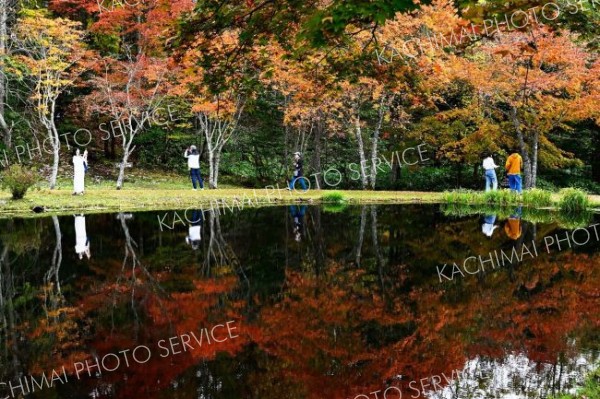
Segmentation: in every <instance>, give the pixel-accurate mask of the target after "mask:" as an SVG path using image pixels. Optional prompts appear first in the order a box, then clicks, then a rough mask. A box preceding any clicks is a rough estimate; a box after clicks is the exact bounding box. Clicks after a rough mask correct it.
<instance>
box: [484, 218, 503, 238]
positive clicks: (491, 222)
mask: <svg viewBox="0 0 600 399" xmlns="http://www.w3.org/2000/svg"><path fill="white" fill-rule="evenodd" d="M498 227H500V226H498V225H497V224H496V215H495V214H494V215H485V217H484V218H483V223H482V224H481V232H482V233H483V234H485V235H486V237H489V238H492V236H493V235H494V230H496V229H497V228H498Z"/></svg>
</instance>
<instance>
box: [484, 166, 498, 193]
mask: <svg viewBox="0 0 600 399" xmlns="http://www.w3.org/2000/svg"><path fill="white" fill-rule="evenodd" d="M490 186H492V187H493V188H492V190H494V191H496V190H498V179H497V178H496V171H495V170H494V169H489V170H486V171H485V191H486V192H487V191H490Z"/></svg>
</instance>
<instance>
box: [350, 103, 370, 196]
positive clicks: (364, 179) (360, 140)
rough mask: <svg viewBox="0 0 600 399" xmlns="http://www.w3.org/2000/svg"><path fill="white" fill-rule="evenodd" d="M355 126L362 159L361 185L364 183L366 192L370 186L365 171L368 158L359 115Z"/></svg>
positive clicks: (355, 120) (356, 117)
mask: <svg viewBox="0 0 600 399" xmlns="http://www.w3.org/2000/svg"><path fill="white" fill-rule="evenodd" d="M357 114H358V112H357ZM354 124H355V134H356V140H357V142H358V156H359V158H360V179H361V183H362V188H363V190H364V189H366V188H367V186H368V185H369V182H368V178H367V173H366V171H365V167H366V164H367V162H366V157H365V145H364V143H363V138H362V130H361V127H360V116H358V115H356V116H355V119H354Z"/></svg>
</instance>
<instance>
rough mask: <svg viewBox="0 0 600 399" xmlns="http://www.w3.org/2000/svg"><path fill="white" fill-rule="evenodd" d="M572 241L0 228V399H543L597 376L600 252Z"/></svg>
mask: <svg viewBox="0 0 600 399" xmlns="http://www.w3.org/2000/svg"><path fill="white" fill-rule="evenodd" d="M186 216H187V219H189V220H191V221H192V223H189V222H188V220H186ZM597 219H598V218H596V220H595V221H590V224H591V223H595V222H598V220H597ZM180 220H181V221H180ZM174 221H175V223H173V222H174ZM161 222H162V223H161ZM167 225H168V227H167ZM567 233H568V231H565V230H563V229H561V228H560V227H558V226H557V225H556V224H542V223H531V222H528V221H526V220H522V219H520V218H519V217H518V215H516V216H515V217H513V218H511V219H507V220H502V219H500V218H499V217H498V218H496V217H494V215H482V216H469V217H451V216H445V215H444V213H442V212H441V211H440V209H439V206H416V205H393V206H391V205H390V206H364V207H348V208H345V209H342V210H336V212H333V211H332V210H329V209H323V208H320V207H316V206H315V207H313V206H310V207H306V206H293V207H272V208H262V209H246V210H243V211H238V212H234V213H231V212H226V213H223V214H221V215H218V214H214V213H205V214H204V215H203V214H202V213H201V212H200V211H198V212H192V211H188V212H187V214H186V215H184V212H183V211H171V212H167V213H166V212H158V213H156V212H146V213H135V214H101V215H87V216H85V215H74V216H69V217H53V218H44V219H29V220H24V219H11V220H7V219H4V220H0V289H1V291H0V300H1V302H0V311H1V312H0V398H4V397H13V396H14V397H21V396H22V394H23V393H24V392H25V393H27V392H32V391H33V392H32V393H30V394H29V395H28V396H27V397H32V398H90V397H91V398H108V397H110V398H214V399H225V398H257V399H258V398H260V399H270V398H293V399H301V398H350V399H352V398H356V399H358V398H362V399H364V398H377V397H378V398H383V397H384V396H383V394H384V391H385V390H386V389H387V398H389V399H396V398H398V397H400V393H399V392H402V397H403V398H411V397H412V398H416V397H430V398H461V399H464V398H546V397H548V396H549V395H552V394H554V393H558V392H565V391H570V390H572V387H573V386H574V385H576V384H580V383H581V382H582V380H583V379H584V378H585V376H586V374H587V373H588V372H589V370H590V369H594V368H597V367H598V366H599V358H600V357H599V346H600V329H599V327H600V321H599V319H598V314H599V313H600V312H599V310H600V290H599V288H598V287H600V243H599V242H598V240H596V239H595V237H594V236H593V235H592V239H591V240H589V242H588V243H587V244H586V245H583V246H580V247H577V248H572V249H570V248H568V245H566V244H563V250H560V251H558V250H557V249H556V248H553V249H552V250H551V251H550V253H547V252H546V251H545V246H544V244H545V242H544V238H545V237H548V236H554V237H556V235H557V234H559V237H563V236H560V234H563V235H564V234H567ZM580 233H581V232H580ZM523 246H525V247H527V246H529V249H530V251H531V247H532V246H536V249H537V250H538V253H537V254H535V255H537V256H535V255H534V256H529V255H527V256H523V258H522V260H521V261H519V260H515V261H513V262H510V263H505V264H504V266H503V267H501V268H497V269H496V270H491V268H490V267H488V269H489V270H487V271H486V272H485V273H484V272H480V273H476V274H472V275H470V274H465V273H464V271H463V274H465V276H464V277H463V276H462V275H460V274H454V275H452V269H450V270H449V269H446V272H445V273H446V275H448V276H450V275H452V277H453V278H452V281H449V280H448V279H447V278H444V277H441V276H440V275H439V274H438V268H439V267H441V266H443V265H444V264H452V263H453V262H456V263H457V264H458V265H460V266H461V268H462V265H463V261H464V260H465V259H466V258H468V257H471V256H479V255H481V256H485V255H488V256H489V253H490V252H494V251H500V250H503V251H505V252H506V253H509V252H510V251H511V250H512V248H518V251H519V253H522V250H523ZM565 247H567V248H565ZM473 268H475V264H473ZM471 270H473V269H471ZM440 280H442V282H440ZM227 323H229V324H227ZM228 328H229V331H228ZM211 331H212V333H213V335H210V333H211ZM215 339H216V340H219V341H221V342H217V341H215ZM186 340H187V345H186V342H185V341H186ZM200 343H201V344H200ZM135 348H138V350H137V354H136V355H137V360H136V359H133V358H132V351H133V350H134V349H135ZM143 348H148V351H147V352H146V350H145V349H143ZM148 357H149V359H148ZM96 358H98V359H104V360H105V363H104V367H103V365H102V364H100V366H99V367H98V366H96V367H94V364H95V363H94V359H96ZM86 362H87V363H86ZM63 367H64V368H63ZM113 369H114V371H108V370H113ZM53 371H54V373H55V374H54V375H53V374H52V372H53ZM31 376H32V377H33V379H34V380H35V381H32V377H31ZM43 376H47V378H48V381H47V383H44V382H43V380H42V377H43ZM52 377H54V379H52ZM24 381H25V382H24ZM40 381H41V383H40ZM36 382H37V383H38V384H39V385H41V386H42V388H40V387H39V386H35V385H34V384H35V383H36ZM9 384H10V385H9ZM20 384H23V386H22V387H19V385H20ZM50 385H51V386H50ZM11 386H12V387H13V390H12V392H11V389H10V387H11ZM390 387H393V389H392V388H390ZM23 391H24V392H23ZM377 391H380V392H379V393H377Z"/></svg>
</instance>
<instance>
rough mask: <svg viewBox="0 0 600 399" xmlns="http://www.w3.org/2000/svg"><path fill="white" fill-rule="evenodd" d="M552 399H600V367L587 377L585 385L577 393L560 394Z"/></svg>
mask: <svg viewBox="0 0 600 399" xmlns="http://www.w3.org/2000/svg"><path fill="white" fill-rule="evenodd" d="M550 399H600V369H597V370H596V371H594V372H593V373H592V374H590V375H589V376H588V377H587V378H586V380H585V383H584V385H583V387H581V388H579V389H578V390H577V393H576V394H574V395H572V394H560V395H556V396H553V397H551V398H550Z"/></svg>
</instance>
